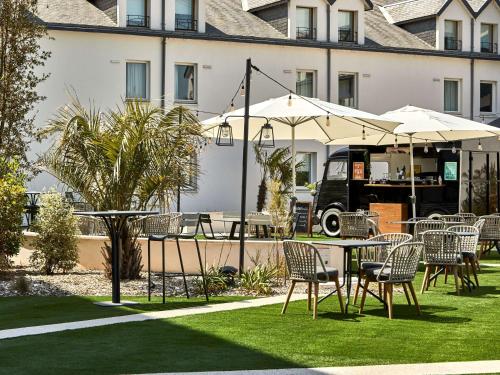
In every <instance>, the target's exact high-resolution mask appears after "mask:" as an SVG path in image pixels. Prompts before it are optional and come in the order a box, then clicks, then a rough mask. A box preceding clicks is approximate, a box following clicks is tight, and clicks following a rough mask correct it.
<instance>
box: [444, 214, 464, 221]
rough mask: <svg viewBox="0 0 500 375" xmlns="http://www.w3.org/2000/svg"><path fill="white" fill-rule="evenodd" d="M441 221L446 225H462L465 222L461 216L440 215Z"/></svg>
mask: <svg viewBox="0 0 500 375" xmlns="http://www.w3.org/2000/svg"><path fill="white" fill-rule="evenodd" d="M439 220H442V221H444V222H445V223H462V222H463V221H464V220H463V218H462V216H460V215H458V214H457V215H440V216H439Z"/></svg>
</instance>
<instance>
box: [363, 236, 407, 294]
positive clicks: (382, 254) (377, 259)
mask: <svg viewBox="0 0 500 375" xmlns="http://www.w3.org/2000/svg"><path fill="white" fill-rule="evenodd" d="M412 239H413V236H412V235H411V234H407V233H384V234H379V235H377V236H375V237H372V238H370V239H369V240H368V241H387V242H390V244H389V245H385V246H375V247H370V248H367V249H363V250H362V251H361V252H360V253H359V254H358V265H359V279H358V284H357V285H356V290H355V292H354V304H356V302H357V300H358V294H359V288H360V283H361V280H363V279H364V278H365V272H366V270H367V269H371V268H381V267H382V266H383V265H384V262H385V261H386V259H387V256H388V255H389V253H390V252H391V251H392V249H394V248H395V247H396V246H398V245H401V244H402V243H405V242H410V241H411V240H412ZM379 286H380V285H379ZM379 293H380V294H381V291H379Z"/></svg>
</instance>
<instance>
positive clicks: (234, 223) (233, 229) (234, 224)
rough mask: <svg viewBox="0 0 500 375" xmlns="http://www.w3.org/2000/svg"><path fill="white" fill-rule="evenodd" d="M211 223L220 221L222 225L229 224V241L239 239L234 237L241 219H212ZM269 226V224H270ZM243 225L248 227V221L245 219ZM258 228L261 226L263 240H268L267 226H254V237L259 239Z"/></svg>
mask: <svg viewBox="0 0 500 375" xmlns="http://www.w3.org/2000/svg"><path fill="white" fill-rule="evenodd" d="M213 221H220V222H223V223H231V231H230V232H229V239H230V240H236V239H238V238H239V234H238V236H236V228H237V227H238V226H239V225H241V219H240V218H239V217H238V218H236V217H235V218H231V217H230V218H223V219H214V220H213ZM270 224H271V223H270ZM245 225H248V220H247V219H245ZM259 226H262V230H263V231H264V238H269V230H268V226H267V225H265V224H256V225H255V227H256V228H255V230H256V236H257V238H259V237H260V233H259Z"/></svg>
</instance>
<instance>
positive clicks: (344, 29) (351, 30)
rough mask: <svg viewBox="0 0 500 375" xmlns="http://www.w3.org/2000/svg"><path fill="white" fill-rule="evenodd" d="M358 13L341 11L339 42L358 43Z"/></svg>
mask: <svg viewBox="0 0 500 375" xmlns="http://www.w3.org/2000/svg"><path fill="white" fill-rule="evenodd" d="M356 29H357V28H356V12H352V11H347V10H339V42H341V43H342V42H344V43H357V42H358V33H357V30H356Z"/></svg>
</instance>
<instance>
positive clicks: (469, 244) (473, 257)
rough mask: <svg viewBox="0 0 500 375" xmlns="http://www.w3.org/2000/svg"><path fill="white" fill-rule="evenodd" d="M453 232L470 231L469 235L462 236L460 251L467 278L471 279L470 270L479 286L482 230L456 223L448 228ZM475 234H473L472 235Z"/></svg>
mask: <svg viewBox="0 0 500 375" xmlns="http://www.w3.org/2000/svg"><path fill="white" fill-rule="evenodd" d="M448 230H449V231H451V232H455V233H458V234H459V235H460V233H468V234H469V235H467V236H461V237H460V251H461V252H462V258H463V261H464V268H465V273H466V274H467V278H468V279H469V280H470V271H472V274H473V275H474V280H475V281H476V285H477V286H479V280H478V278H477V272H476V267H477V244H478V242H479V234H480V230H479V229H478V228H477V227H475V226H471V225H455V226H452V227H450V228H449V229H448ZM470 234H473V235H470Z"/></svg>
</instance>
